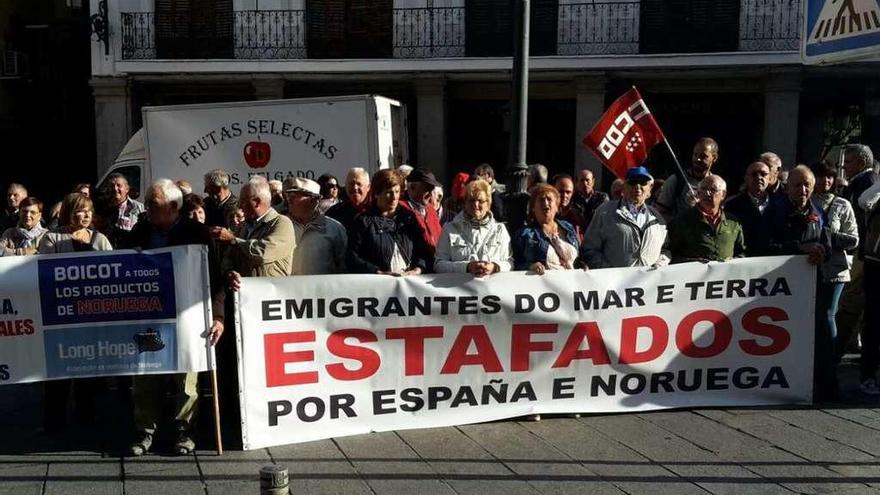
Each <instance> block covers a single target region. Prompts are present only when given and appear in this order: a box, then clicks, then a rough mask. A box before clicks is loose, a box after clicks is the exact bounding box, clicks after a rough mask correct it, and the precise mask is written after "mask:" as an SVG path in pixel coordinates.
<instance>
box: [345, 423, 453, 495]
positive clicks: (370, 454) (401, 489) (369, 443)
mask: <svg viewBox="0 0 880 495" xmlns="http://www.w3.org/2000/svg"><path fill="white" fill-rule="evenodd" d="M336 443H337V445H339V448H340V449H341V450H342V451H343V452H344V453H345V455H346V456H347V457H348V458H349V460H350V461H351V463H352V465H353V466H354V468H355V470H356V471H357V472H358V473H359V474H360V475H361V476H362V478H363V479H364V481H365V482H366V483H367V484H368V485H369V486H370V488H372V489H373V491H375V492H376V493H377V494H381V493H420V494H421V493H425V494H433V493H438V494H451V493H455V492H454V491H453V490H452V488H451V487H450V486H449V485H448V484H446V483H445V482H443V481H440V480H438V479H437V477H438V474H437V473H436V472H435V471H434V470H433V469H432V468H431V466H430V465H429V464H428V463H427V462H425V461H424V460H422V459H421V458H419V457H418V455H416V453H415V452H413V450H412V449H411V448H410V447H409V446H408V445H407V444H406V443H405V442H404V441H403V440H401V438H400V437H398V436H397V434H396V433H394V432H384V433H372V434H369V435H357V436H351V437H343V438H340V439H337V440H336Z"/></svg>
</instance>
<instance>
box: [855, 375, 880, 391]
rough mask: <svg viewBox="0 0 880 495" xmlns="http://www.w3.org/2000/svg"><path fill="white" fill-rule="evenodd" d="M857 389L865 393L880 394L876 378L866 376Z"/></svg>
mask: <svg viewBox="0 0 880 495" xmlns="http://www.w3.org/2000/svg"><path fill="white" fill-rule="evenodd" d="M859 390H861V391H862V393H863V394H866V395H880V386H878V385H877V380H875V379H874V378H868V379H867V380H865V381H863V382H862V384H861V385H860V386H859Z"/></svg>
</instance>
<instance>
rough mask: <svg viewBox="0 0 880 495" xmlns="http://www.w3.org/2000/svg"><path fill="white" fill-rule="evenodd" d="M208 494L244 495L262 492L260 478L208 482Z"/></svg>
mask: <svg viewBox="0 0 880 495" xmlns="http://www.w3.org/2000/svg"><path fill="white" fill-rule="evenodd" d="M206 491H207V493H208V495H243V494H250V493H260V480H257V481H224V482H210V481H209V482H208V483H207V488H206Z"/></svg>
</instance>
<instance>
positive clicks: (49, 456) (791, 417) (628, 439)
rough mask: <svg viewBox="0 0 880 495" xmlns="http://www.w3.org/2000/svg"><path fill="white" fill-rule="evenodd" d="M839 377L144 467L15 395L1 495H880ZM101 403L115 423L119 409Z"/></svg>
mask: <svg viewBox="0 0 880 495" xmlns="http://www.w3.org/2000/svg"><path fill="white" fill-rule="evenodd" d="M841 374H842V376H843V388H844V394H843V395H842V398H841V400H840V401H839V402H836V403H829V404H820V405H817V406H815V407H770V408H767V407H764V408H741V409H698V410H687V411H664V412H654V413H641V414H619V415H600V416H587V417H582V418H573V417H551V418H546V419H544V420H543V421H540V422H521V421H500V422H494V423H486V424H478V425H467V426H459V427H453V428H434V429H424V430H409V431H401V432H391V433H377V434H371V435H360V436H354V437H346V438H339V439H335V440H324V441H318V442H310V443H305V444H298V445H289V446H284V447H272V448H268V449H261V450H257V451H252V452H240V451H230V452H227V453H226V454H225V455H223V456H222V457H218V456H217V455H216V454H215V453H214V452H213V451H211V450H199V451H197V452H196V453H195V455H192V456H187V457H172V456H168V455H163V454H162V453H161V452H162V446H161V445H159V448H158V451H159V453H157V454H151V455H147V456H144V457H141V458H137V459H131V458H124V457H122V456H121V455H120V452H122V450H123V448H124V447H125V445H126V442H127V441H128V435H127V431H128V428H129V426H128V425H127V424H126V421H127V420H125V419H123V418H121V417H115V418H114V417H109V418H108V417H107V414H106V413H105V414H99V415H98V418H97V420H96V421H93V422H92V423H95V424H92V425H90V426H77V427H71V428H69V429H68V430H67V431H66V432H65V434H64V435H61V436H56V437H52V436H49V435H47V434H45V433H43V432H41V430H40V428H39V425H40V424H41V417H40V415H41V413H40V411H41V409H40V408H41V406H40V404H41V400H40V387H39V386H38V385H27V386H6V387H2V388H0V494H15V495H20V494H66V495H67V494H80V493H82V494H125V495H133V494H150V495H153V494H168V495H171V494H175V495H176V494H190V493H192V494H206V493H207V494H212V495H214V494H247V493H254V494H258V493H259V489H260V488H259V482H258V479H259V475H258V473H259V470H260V468H261V467H262V466H265V465H269V464H273V463H275V464H280V465H284V466H287V467H288V468H289V469H290V475H291V488H292V493H294V494H323V493H327V494H330V493H343V494H423V493H431V494H433V493H438V494H477V495H491V494H495V493H498V494H503V495H515V494H538V493H548V494H567V493H571V494H655V493H660V494H662V493H669V494H690V493H703V494H705V493H716V494H757V493H761V494H764V493H810V494H812V493H832V494H863V493H864V494H870V493H877V494H880V399H875V398H869V397H865V396H862V395H860V394H859V393H858V392H857V390H856V389H857V384H856V380H855V375H854V367H853V366H852V365H851V364H849V365H846V366H843V367H842V369H841ZM104 399H105V402H106V403H107V404H108V405H107V407H106V408H103V410H104V411H105V412H106V410H108V409H112V407H111V406H114V405H115V408H116V409H117V410H118V409H119V408H120V406H119V399H118V397H114V396H113V394H112V393H110V394H109V395H108V396H107V397H105V398H104ZM119 416H121V415H119ZM202 430H210V428H202ZM203 434H205V435H207V434H208V433H207V432H203ZM160 443H161V442H160ZM210 444H211V441H210V438H206V439H203V441H202V442H201V444H200V445H201V446H202V447H206V448H209V447H210Z"/></svg>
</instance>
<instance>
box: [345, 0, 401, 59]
mask: <svg viewBox="0 0 880 495" xmlns="http://www.w3.org/2000/svg"><path fill="white" fill-rule="evenodd" d="M393 8H394V2H393V1H392V0H350V4H349V9H348V12H347V15H346V29H345V32H346V33H347V34H348V40H347V43H346V44H347V48H348V49H347V50H346V56H347V57H350V58H391V57H392V45H393V41H394V27H393V19H392V18H393Z"/></svg>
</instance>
